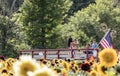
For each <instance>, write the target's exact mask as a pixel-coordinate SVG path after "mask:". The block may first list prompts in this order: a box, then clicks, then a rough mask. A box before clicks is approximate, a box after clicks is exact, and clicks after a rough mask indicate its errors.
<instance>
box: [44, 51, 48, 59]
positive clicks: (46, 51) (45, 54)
mask: <svg viewBox="0 0 120 76" xmlns="http://www.w3.org/2000/svg"><path fill="white" fill-rule="evenodd" d="M46 52H47V50H45V51H44V58H45V59H46Z"/></svg>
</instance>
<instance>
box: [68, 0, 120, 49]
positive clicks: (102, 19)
mask: <svg viewBox="0 0 120 76" xmlns="http://www.w3.org/2000/svg"><path fill="white" fill-rule="evenodd" d="M113 5H114V3H113V0H109V1H103V0H96V4H90V5H89V6H88V7H87V8H85V9H82V10H80V11H78V12H77V13H75V15H74V16H72V17H71V18H70V19H69V23H68V24H67V25H66V27H68V26H73V27H74V28H75V30H82V31H83V32H84V33H85V34H86V35H87V36H88V37H89V38H90V37H92V38H96V39H97V41H98V42H99V41H100V40H101V38H102V37H103V35H104V34H105V32H106V31H107V29H108V28H111V29H112V33H114V32H115V31H119V30H118V29H119V27H120V26H119V25H120V21H119V18H120V8H118V7H114V6H113ZM69 24H71V25H69ZM74 32H75V31H74ZM79 35H80V34H79ZM114 35H116V36H114V38H113V35H112V38H113V40H114V42H115V44H114V45H115V46H116V47H117V45H118V44H120V43H116V41H117V40H116V39H119V35H120V34H119V32H117V33H116V34H114Z"/></svg>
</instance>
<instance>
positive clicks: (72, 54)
mask: <svg viewBox="0 0 120 76" xmlns="http://www.w3.org/2000/svg"><path fill="white" fill-rule="evenodd" d="M93 50H94V51H96V52H97V54H98V52H99V50H98V49H88V48H83V49H36V50H22V51H20V54H19V55H20V56H21V55H31V56H32V58H35V59H37V60H39V59H40V58H41V57H44V58H45V59H53V58H58V59H62V58H74V59H82V56H83V59H84V57H85V59H89V57H90V55H89V54H88V52H89V51H93ZM80 57H81V58H80ZM97 57H98V56H96V58H97ZM97 59H98V58H97Z"/></svg>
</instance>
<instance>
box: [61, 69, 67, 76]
mask: <svg viewBox="0 0 120 76" xmlns="http://www.w3.org/2000/svg"><path fill="white" fill-rule="evenodd" d="M61 73H62V76H68V75H67V70H66V68H63V69H62V71H61Z"/></svg>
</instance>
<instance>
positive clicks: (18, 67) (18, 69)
mask: <svg viewBox="0 0 120 76" xmlns="http://www.w3.org/2000/svg"><path fill="white" fill-rule="evenodd" d="M39 68H40V65H39V64H38V63H37V62H36V61H35V60H34V59H32V58H31V57H29V56H22V57H21V58H20V60H19V61H17V62H15V63H14V66H13V69H14V72H15V76H27V72H28V71H31V72H34V71H35V70H37V69H39Z"/></svg>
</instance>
